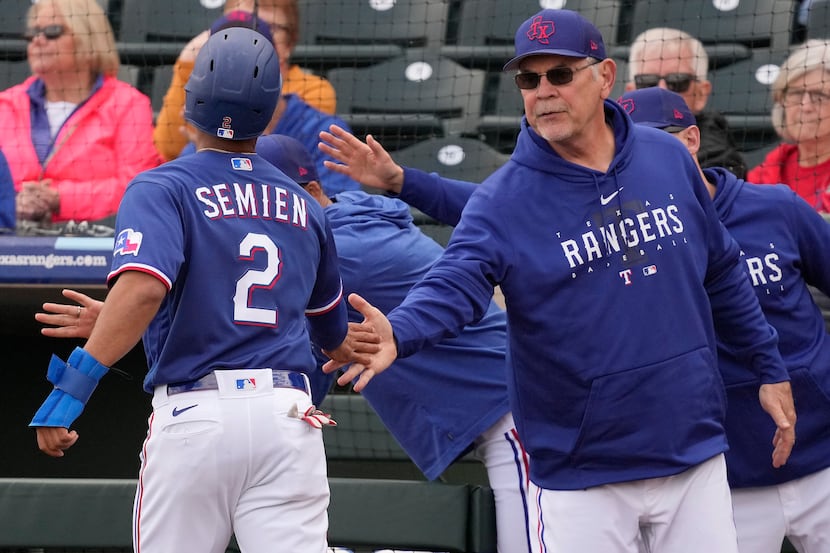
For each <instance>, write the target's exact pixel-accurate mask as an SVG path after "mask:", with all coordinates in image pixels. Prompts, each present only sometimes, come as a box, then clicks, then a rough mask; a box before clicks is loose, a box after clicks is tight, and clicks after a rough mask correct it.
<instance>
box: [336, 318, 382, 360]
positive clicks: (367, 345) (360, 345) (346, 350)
mask: <svg viewBox="0 0 830 553" xmlns="http://www.w3.org/2000/svg"><path fill="white" fill-rule="evenodd" d="M379 342H380V337H379V336H378V335H377V334H375V331H374V330H373V329H372V327H371V326H369V325H367V324H365V323H349V332H348V334H346V337H345V338H344V339H343V342H342V343H341V344H340V345H339V346H337V349H333V350H328V349H324V350H323V353H324V354H326V355H327V356H328V357H329V358H330V359H331V360H332V361H334V362H336V363H338V364H339V365H340V366H341V367H342V366H344V365H348V364H349V363H369V362H370V361H371V360H372V358H371V357H370V356H369V355H366V354H371V353H377V352H378V351H379V350H380V346H379V345H378V343H379Z"/></svg>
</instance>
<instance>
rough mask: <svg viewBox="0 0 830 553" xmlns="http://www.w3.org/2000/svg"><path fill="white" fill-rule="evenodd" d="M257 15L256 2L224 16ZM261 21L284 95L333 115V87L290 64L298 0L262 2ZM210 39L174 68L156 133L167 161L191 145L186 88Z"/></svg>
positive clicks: (233, 3)
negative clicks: (270, 39) (268, 31)
mask: <svg viewBox="0 0 830 553" xmlns="http://www.w3.org/2000/svg"><path fill="white" fill-rule="evenodd" d="M253 11H254V1H253V0H228V1H227V2H225V9H224V12H225V17H226V18H228V19H240V18H241V17H244V16H243V15H242V14H240V13H239V12H247V13H248V14H250V13H251V12H253ZM248 17H250V15H249V16H248ZM257 17H259V19H262V20H264V21H265V22H266V23H267V24H268V25H269V26H270V28H271V34H272V37H273V41H274V46H275V47H276V49H277V54H278V55H279V57H280V74H281V75H282V93H283V94H296V95H297V96H299V97H300V98H301V99H302V100H303V101H304V102H305V103H307V104H309V105H310V106H312V107H314V108H316V109H318V110H320V111H322V112H324V113H328V114H333V113H334V110H335V107H336V98H335V93H334V87H333V86H331V83H329V82H328V81H327V80H326V79H324V78H323V77H318V76H316V75H312V74H311V73H307V72H305V71H303V70H302V69H301V68H300V66H298V65H292V64H291V63H290V58H291V52H292V51H293V50H294V46H296V45H297V41H298V39H299V25H300V15H299V9H298V7H297V0H259V2H258V6H257ZM217 25H219V26H221V25H222V23H221V22H217V23H216V24H214V26H217ZM209 36H210V31H209V30H205V31H204V32H202V33H200V34H199V35H197V36H196V37H195V38H193V39H192V40H191V41H190V42H189V43H188V44H187V45H186V46H185V47H184V48H183V49H182V51H181V53H180V54H179V58H178V59H177V60H176V63H175V65H173V80H172V82H171V83H170V88H168V89H167V93H166V94H165V95H164V104H163V106H162V108H161V111H159V114H158V118H157V119H156V130H155V132H154V134H153V140H154V141H155V144H156V148H157V149H158V151H159V152H160V153H161V156H162V157H163V158H164V159H165V160H167V161H169V160H171V159H175V158H177V157H178V156H179V154H180V153H181V151H182V148H184V147H185V145H186V144H187V142H188V138H187V132H186V131H185V121H184V115H183V109H184V85H185V83H187V80H188V79H189V78H190V73H191V72H192V71H193V62H194V61H195V59H196V54H198V53H199V49H200V48H201V47H202V45H203V44H204V43H205V42H207V39H208V37H209Z"/></svg>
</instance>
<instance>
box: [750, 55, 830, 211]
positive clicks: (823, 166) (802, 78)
mask: <svg viewBox="0 0 830 553" xmlns="http://www.w3.org/2000/svg"><path fill="white" fill-rule="evenodd" d="M772 97H773V101H774V102H775V103H774V105H773V108H772V124H773V126H774V127H775V131H776V132H777V133H778V135H779V136H780V137H781V138H782V139H783V142H782V143H781V144H780V145H778V146H777V147H776V148H775V149H774V150H772V151H771V152H770V153H769V154H767V156H766V158H765V159H764V161H763V162H762V163H761V164H760V165H758V167H755V168H754V169H752V170H751V171H750V172H749V175H748V176H747V180H748V181H750V182H756V183H761V182H770V183H777V182H782V183H784V184H787V185H789V187H790V188H792V189H793V190H794V191H795V192H796V193H797V194H798V195H799V196H801V197H802V198H804V199H805V200H806V201H807V203H809V204H810V205H811V206H813V207H814V208H815V209H816V211H819V212H820V213H828V212H830V190H828V186H829V185H830V41H828V40H808V41H807V42H805V43H804V44H802V45H801V46H800V47H798V48H797V49H796V50H795V51H794V52H793V53H792V54H791V55H790V57H788V58H787V60H786V61H785V62H784V63H783V65H782V66H781V71H780V73H779V74H778V78H777V79H776V80H775V82H774V83H773V85H772Z"/></svg>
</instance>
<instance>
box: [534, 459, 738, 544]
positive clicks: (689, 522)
mask: <svg viewBox="0 0 830 553" xmlns="http://www.w3.org/2000/svg"><path fill="white" fill-rule="evenodd" d="M531 488H532V491H533V492H534V493H533V496H532V499H535V507H536V509H537V513H536V515H537V517H538V518H537V521H538V525H537V532H536V544H534V545H535V546H537V547H539V549H538V551H547V552H550V553H582V552H588V551H590V552H597V553H600V552H601V553H638V552H639V553H643V552H645V553H702V552H712V553H714V552H717V553H738V544H737V538H736V535H735V524H734V522H733V520H732V503H731V501H730V495H729V487H728V485H727V480H726V464H725V462H724V457H723V455H718V456H716V457H713V458H711V459H709V460H707V461H704V462H703V463H701V464H699V465H697V466H696V467H693V468H691V469H689V470H687V471H685V472H682V473H680V474H676V475H674V476H666V477H662V478H651V479H647V480H636V481H633V482H623V483H620V484H609V485H605V486H597V487H595V488H588V489H586V490H573V491H570V490H568V491H562V490H546V489H540V488H539V487H538V486H535V485H533V484H531ZM540 543H541V546H539V545H538V544H540Z"/></svg>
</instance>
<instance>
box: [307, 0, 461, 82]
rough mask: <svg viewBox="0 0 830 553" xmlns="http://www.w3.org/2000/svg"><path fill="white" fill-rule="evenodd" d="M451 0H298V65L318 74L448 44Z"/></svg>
mask: <svg viewBox="0 0 830 553" xmlns="http://www.w3.org/2000/svg"><path fill="white" fill-rule="evenodd" d="M449 5H450V2H449V0H332V1H329V2H320V1H319V0H300V2H299V8H300V30H299V44H298V45H297V48H296V49H295V51H294V53H293V59H294V61H295V63H299V64H301V65H303V66H304V67H308V68H311V69H313V70H315V71H317V72H326V71H328V70H329V69H333V68H337V67H356V66H364V65H368V64H371V63H377V62H380V61H382V60H385V59H388V58H391V57H394V56H398V55H400V54H401V53H402V51H403V50H404V49H407V48H433V47H438V46H440V45H441V44H443V42H444V35H445V33H446V27H447V17H448V10H449Z"/></svg>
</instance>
